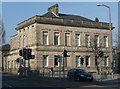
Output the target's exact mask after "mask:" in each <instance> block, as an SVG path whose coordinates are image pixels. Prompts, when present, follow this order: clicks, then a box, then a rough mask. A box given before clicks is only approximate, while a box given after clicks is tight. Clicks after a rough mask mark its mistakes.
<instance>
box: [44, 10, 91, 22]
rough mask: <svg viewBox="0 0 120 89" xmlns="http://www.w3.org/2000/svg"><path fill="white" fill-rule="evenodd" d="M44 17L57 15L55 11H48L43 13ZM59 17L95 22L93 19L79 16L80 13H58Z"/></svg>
mask: <svg viewBox="0 0 120 89" xmlns="http://www.w3.org/2000/svg"><path fill="white" fill-rule="evenodd" d="M42 16H43V17H56V16H55V15H54V14H53V13H51V12H47V13H46V14H44V15H42ZM58 18H62V19H70V20H80V21H88V22H93V20H91V19H88V18H85V17H82V16H78V15H71V14H61V13H59V14H58Z"/></svg>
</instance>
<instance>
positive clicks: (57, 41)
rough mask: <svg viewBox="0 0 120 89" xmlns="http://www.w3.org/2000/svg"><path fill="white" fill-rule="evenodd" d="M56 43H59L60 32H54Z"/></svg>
mask: <svg viewBox="0 0 120 89" xmlns="http://www.w3.org/2000/svg"><path fill="white" fill-rule="evenodd" d="M54 45H59V33H58V32H55V33H54Z"/></svg>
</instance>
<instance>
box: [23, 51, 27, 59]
mask: <svg viewBox="0 0 120 89" xmlns="http://www.w3.org/2000/svg"><path fill="white" fill-rule="evenodd" d="M26 54H27V49H23V57H24V58H25V59H26Z"/></svg>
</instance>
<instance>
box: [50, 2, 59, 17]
mask: <svg viewBox="0 0 120 89" xmlns="http://www.w3.org/2000/svg"><path fill="white" fill-rule="evenodd" d="M48 12H53V13H54V14H56V15H57V16H58V4H55V5H53V6H51V7H49V8H48Z"/></svg>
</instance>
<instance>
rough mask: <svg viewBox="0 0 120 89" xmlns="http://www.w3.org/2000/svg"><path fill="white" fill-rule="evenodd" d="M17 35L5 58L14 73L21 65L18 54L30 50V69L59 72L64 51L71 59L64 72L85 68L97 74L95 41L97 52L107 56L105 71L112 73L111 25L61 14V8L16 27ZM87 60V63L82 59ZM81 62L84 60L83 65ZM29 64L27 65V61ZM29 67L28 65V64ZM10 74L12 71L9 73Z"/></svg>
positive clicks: (55, 6)
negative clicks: (23, 49) (21, 50)
mask: <svg viewBox="0 0 120 89" xmlns="http://www.w3.org/2000/svg"><path fill="white" fill-rule="evenodd" d="M16 30H17V33H16V35H14V36H11V41H10V45H11V48H10V53H9V55H8V56H5V58H6V59H7V62H6V63H7V65H8V66H7V68H11V69H12V70H15V69H17V68H18V65H19V63H16V61H15V60H16V59H17V58H19V57H20V56H19V50H20V49H22V48H31V49H32V54H33V55H35V59H30V66H31V69H41V68H46V69H49V68H51V67H53V68H54V69H57V68H58V67H59V66H60V64H61V66H63V60H62V62H61V63H60V62H59V61H58V59H59V56H61V57H63V50H64V49H65V50H67V51H68V55H69V57H67V58H64V67H65V69H69V68H75V67H77V68H84V69H86V70H89V71H91V72H96V70H97V69H96V66H97V59H99V58H98V57H95V55H94V44H93V43H94V38H95V39H96V44H97V48H98V49H100V50H102V51H103V52H104V57H103V59H104V60H103V61H104V63H103V67H104V68H106V69H107V71H109V70H110V69H111V60H112V59H111V56H110V52H111V49H110V48H111V40H112V39H111V37H110V30H109V24H108V23H105V22H99V20H98V19H95V20H91V19H88V18H85V17H82V16H77V15H70V14H61V13H59V7H58V4H55V5H53V6H52V7H50V8H48V12H47V13H45V14H43V15H41V16H39V15H36V16H33V17H31V18H29V19H27V20H25V21H23V22H21V23H19V24H18V25H17V27H16ZM83 58H84V59H83ZM82 60H84V61H83V62H82ZM26 62H27V61H26ZM26 64H27V63H26ZM8 70H9V69H8Z"/></svg>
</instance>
